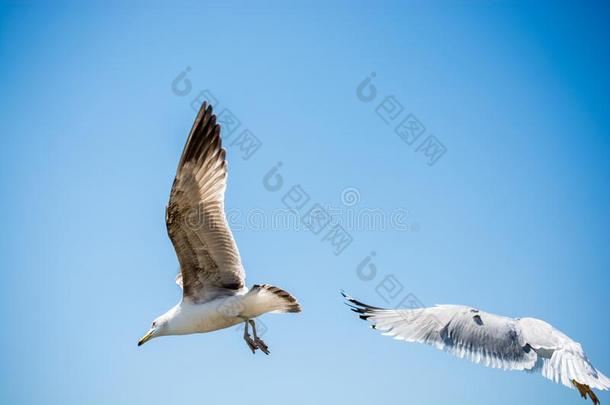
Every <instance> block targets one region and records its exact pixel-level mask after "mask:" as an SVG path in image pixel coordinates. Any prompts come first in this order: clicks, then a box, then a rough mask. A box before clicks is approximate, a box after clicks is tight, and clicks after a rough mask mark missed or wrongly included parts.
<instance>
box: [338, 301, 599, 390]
mask: <svg viewBox="0 0 610 405" xmlns="http://www.w3.org/2000/svg"><path fill="white" fill-rule="evenodd" d="M344 296H345V298H346V299H347V301H348V305H349V306H350V307H351V308H352V310H353V311H354V312H357V313H358V314H360V318H361V319H364V320H366V321H369V322H371V323H372V327H373V329H376V330H379V331H381V332H383V334H384V335H389V336H394V338H395V339H398V340H405V341H407V342H419V343H426V344H429V345H432V346H435V347H437V348H438V349H441V350H445V351H447V352H449V353H452V354H454V355H456V356H458V357H462V358H466V359H468V360H471V361H473V362H475V363H482V364H484V365H486V366H488V367H495V368H503V369H507V370H525V371H535V372H540V373H541V374H542V375H543V376H545V377H546V378H548V379H551V380H553V381H555V382H558V383H562V384H564V385H566V386H568V387H570V388H574V387H576V388H579V387H578V385H576V384H575V383H574V382H577V383H578V384H580V385H586V386H588V387H591V388H598V389H602V390H604V389H608V388H609V387H610V380H609V379H608V377H606V376H605V375H603V374H602V373H601V372H599V371H598V370H596V369H595V368H594V367H593V366H592V365H591V363H590V362H589V360H588V359H587V356H586V355H585V353H584V352H583V350H582V347H581V346H580V344H579V343H577V342H575V341H573V340H572V339H570V338H569V337H567V336H566V335H564V334H563V333H561V332H560V331H558V330H557V329H555V328H553V327H552V326H551V325H549V324H548V323H546V322H544V321H541V320H538V319H533V318H524V319H512V318H507V317H503V316H498V315H494V314H490V313H487V312H483V311H479V310H477V309H474V308H470V307H465V306H460V305H438V306H436V307H430V308H417V309H382V308H377V307H372V306H370V305H367V304H364V303H362V302H360V301H357V300H355V299H353V298H351V297H349V296H347V295H345V294H344ZM579 391H580V388H579ZM581 394H582V391H581ZM593 395H594V394H593ZM592 399H593V397H592Z"/></svg>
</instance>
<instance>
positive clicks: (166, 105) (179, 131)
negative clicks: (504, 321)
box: [0, 1, 610, 404]
mask: <svg viewBox="0 0 610 405" xmlns="http://www.w3.org/2000/svg"><path fill="white" fill-rule="evenodd" d="M608 17H609V10H608V8H607V7H606V6H604V5H602V4H601V2H599V3H596V2H588V3H580V2H561V3H558V2H552V3H551V2H548V3H545V2H537V4H536V5H532V4H526V2H521V3H518V2H504V1H499V2H487V3H483V2H437V3H435V4H434V5H432V4H428V3H427V2H410V3H404V4H403V3H399V2H385V3H383V4H371V3H370V2H347V1H345V2H338V3H335V4H334V5H332V6H331V5H327V4H325V3H322V2H321V3H318V4H314V3H294V4H293V5H288V4H284V3H282V2H263V3H260V4H257V5H255V4H251V3H250V2H233V1H231V2H226V3H223V5H215V4H207V3H206V4H199V2H193V3H189V4H182V5H172V6H163V5H161V4H160V2H158V3H156V5H153V6H148V5H147V6H144V3H141V4H139V5H138V4H137V3H132V5H131V6H129V7H127V6H122V5H119V4H118V3H113V4H111V5H109V6H105V7H102V6H95V5H82V4H78V5H77V4H76V3H75V4H70V3H59V4H56V5H53V6H51V5H45V4H44V3H36V2H29V3H28V4H27V5H18V4H13V3H11V4H3V5H2V6H0V58H1V60H2V61H3V63H2V64H0V83H1V85H2V89H3V94H4V96H3V97H2V98H0V106H1V107H2V108H0V133H1V138H0V139H1V142H2V147H1V148H0V167H1V170H0V184H1V186H2V190H3V192H2V193H3V194H2V199H0V208H1V209H2V211H3V212H4V224H3V225H4V232H2V234H1V236H0V239H1V240H2V243H1V244H0V257H1V260H2V268H3V271H2V273H1V277H2V282H1V285H0V303H1V305H0V314H1V316H2V319H3V322H2V323H3V326H2V328H0V347H1V348H0V354H1V357H2V359H3V361H2V362H1V364H0V402H1V403H7V404H8V403H11V404H36V403H46V404H81V403H90V404H107V403H113V404H135V403H147V404H164V403H178V402H189V403H203V402H205V403H220V401H223V402H224V403H229V404H232V403H244V402H246V403H250V404H263V403H265V404H266V403H269V400H270V399H269V398H272V399H274V400H276V399H277V400H279V399H282V400H283V401H289V402H290V403H293V404H312V403H351V404H370V403H387V404H406V403H421V404H424V403H427V404H436V403H469V404H479V403H480V404H487V403H490V402H492V403H496V404H513V403H521V402H523V401H527V402H528V403H541V402H542V403H544V402H551V403H556V404H572V403H580V402H579V401H581V400H580V399H579V398H578V396H577V393H576V392H575V391H570V390H568V389H566V388H564V387H562V386H559V385H555V384H552V383H550V382H548V381H546V380H545V379H543V378H542V377H540V376H532V375H527V374H523V373H516V372H503V371H497V370H492V369H486V368H484V367H481V366H478V365H474V364H471V363H468V362H466V361H463V360H459V359H456V358H453V357H451V356H449V355H447V354H444V353H441V352H437V351H436V350H434V349H432V348H429V347H425V346H420V345H413V344H404V343H398V342H395V341H392V340H391V339H390V338H387V337H383V336H380V335H378V334H377V333H375V332H373V331H371V330H370V329H368V328H367V326H366V324H365V323H363V322H361V321H359V320H358V319H357V318H356V317H355V316H353V314H351V313H350V312H348V311H347V309H346V307H345V306H344V305H343V304H342V301H341V299H340V296H339V290H340V289H345V290H347V291H348V292H350V293H351V294H352V295H354V296H356V297H358V298H360V299H362V300H363V301H365V302H370V303H371V304H373V305H379V306H397V305H399V304H400V301H402V300H403V299H405V298H406V297H416V298H417V300H418V302H421V303H423V304H424V305H433V304H441V303H454V304H466V305H472V306H476V307H479V308H481V309H484V310H487V311H490V312H496V313H499V314H503V315H508V316H515V317H519V316H533V317H538V318H542V319H545V320H547V321H548V322H550V323H551V324H553V325H555V326H556V327H557V328H559V329H560V330H562V331H564V332H565V333H567V334H568V335H570V336H571V337H573V338H574V339H576V340H578V341H580V342H581V343H582V344H583V347H584V348H585V350H586V351H587V353H588V355H589V357H590V358H591V360H592V361H593V363H594V364H595V365H596V366H597V367H598V368H599V369H600V370H602V371H604V372H605V373H606V374H608V373H610V353H609V352H608V350H607V342H608V341H610V329H609V327H608V323H607V320H608V316H607V313H608V312H607V305H608V288H609V287H610V276H609V275H608V268H609V267H610V250H609V249H608V229H610V212H609V211H608V207H610V187H609V184H610V160H609V159H608V157H607V151H608V147H609V146H610V137H609V135H608V133H609V131H610V120H609V118H608V117H609V116H610V91H609V90H610V79H609V78H608V75H607V71H608V64H609V57H610V45H609V43H608V41H607V39H606V40H604V38H608V37H610V36H609V35H608V34H609V33H608V31H609V30H610V28H608V24H607V21H608ZM187 67H188V69H189V72H188V74H187V75H186V79H187V80H188V83H187V82H186V81H184V80H178V81H177V82H176V83H174V85H173V82H174V80H175V79H176V77H177V76H178V75H179V74H180V73H181V72H182V71H184V70H185V69H187ZM373 72H374V75H375V77H374V78H373V79H372V82H371V83H370V84H371V85H372V86H374V89H375V92H376V93H375V97H374V98H373V100H371V101H368V102H365V101H362V100H361V98H359V97H358V96H357V88H358V86H359V85H360V84H361V83H362V82H363V80H365V79H366V78H367V77H369V75H370V74H371V73H373ZM189 83H190V84H189ZM365 88H366V89H367V90H366V91H371V89H372V88H371V87H368V86H365ZM176 89H177V90H176ZM204 90H207V91H208V94H211V95H212V96H213V97H214V98H215V99H216V101H217V104H218V111H221V110H224V109H228V111H231V112H232V113H233V114H234V115H235V117H237V119H238V120H239V121H240V123H241V124H240V127H239V128H238V129H236V132H235V133H234V134H231V135H230V136H225V138H226V139H225V145H226V147H227V149H228V159H229V162H230V177H229V186H228V191H227V196H226V198H227V208H228V209H230V210H231V212H232V215H233V219H234V221H233V222H234V228H235V232H234V233H235V237H236V239H237V242H238V245H239V247H240V251H241V255H242V259H243V262H244V265H245V267H246V271H247V275H248V279H247V282H248V284H249V285H251V284H254V283H271V284H275V285H278V286H281V287H283V288H285V289H287V290H288V291H290V292H292V293H293V294H294V295H295V296H297V297H298V298H299V300H300V301H301V303H302V306H303V308H304V312H303V313H302V314H300V315H298V316H293V315H286V316H279V315H267V316H265V317H263V318H262V322H263V323H264V325H265V327H266V329H267V331H266V332H265V335H264V338H265V340H266V342H267V343H268V344H269V346H270V348H271V351H272V355H271V356H269V357H265V356H263V355H256V356H253V355H252V354H251V353H250V352H249V351H248V349H247V348H246V346H245V344H244V342H243V340H242V339H241V336H240V334H239V333H238V332H237V331H236V330H234V329H228V330H224V331H219V332H215V333H211V334H206V335H193V336H183V337H168V338H163V339H158V340H154V341H152V342H150V343H148V344H147V345H145V346H143V347H142V348H138V347H137V346H136V342H137V339H138V338H139V337H140V336H141V335H142V334H143V333H144V332H145V331H146V330H147V327H148V326H149V324H150V322H151V321H152V320H153V319H154V318H155V317H156V316H157V315H159V314H161V313H162V312H164V311H165V310H167V309H168V308H169V307H171V306H172V305H174V304H175V303H176V302H178V300H179V297H180V291H179V289H178V287H177V286H175V285H174V283H173V280H174V276H175V274H176V272H177V260H176V257H175V254H174V251H173V248H172V246H171V243H170V241H169V239H168V238H167V236H166V233H165V224H164V208H165V204H166V202H167V198H168V195H169V188H170V185H171V181H172V179H173V175H174V172H175V169H176V165H177V162H178V158H179V154H180V152H181V149H182V146H183V144H184V141H185V139H186V135H187V132H188V130H189V128H190V126H191V124H192V121H193V119H194V116H195V111H194V110H193V108H192V106H191V104H192V103H193V101H194V100H195V99H196V98H197V97H198V95H199V94H200V93H201V92H202V91H204ZM176 93H178V94H176ZM179 94H182V95H179ZM367 94H370V93H367ZM388 100H390V101H388ZM387 103H390V104H387ZM392 103H393V104H392ZM398 112H400V114H397V113H398ZM384 114H385V115H384ZM408 116H410V117H415V118H416V119H417V121H418V122H419V123H420V124H421V126H423V127H424V128H425V131H424V132H423V134H422V135H420V137H419V138H417V139H416V140H415V141H414V142H413V144H408V143H407V142H405V141H404V140H403V139H401V138H400V137H399V136H398V135H397V134H396V133H395V128H396V127H397V125H398V124H400V123H401V122H402V120H403V119H406V117H408ZM384 120H385V121H384ZM386 121H388V122H387V123H386ZM245 129H248V130H250V131H251V134H253V135H254V136H255V137H256V139H257V140H258V142H259V143H260V145H261V146H260V147H259V148H258V149H257V150H256V151H255V153H253V154H251V155H249V157H248V156H247V154H244V151H243V150H242V149H240V145H241V144H240V142H239V141H237V139H239V138H238V136H240V135H239V134H240V133H242V131H243V130H245ZM420 132H421V131H420ZM431 135H432V136H434V137H435V138H429V136H431ZM432 140H436V141H438V142H440V143H441V144H442V147H440V146H439V147H440V148H441V150H444V151H445V152H444V154H442V155H441V156H440V157H438V155H434V156H436V157H437V158H438V160H436V162H435V163H434V164H432V165H430V164H429V163H430V158H429V157H428V156H426V154H425V153H424V152H425V148H424V147H422V145H425V142H431V141H432ZM246 157H248V158H246ZM278 162H281V167H280V168H279V171H278V172H277V174H278V175H279V176H281V179H282V181H283V183H282V187H281V188H280V190H277V191H273V190H269V188H270V187H269V184H268V183H267V186H265V184H266V183H265V181H264V178H265V175H266V174H268V173H269V171H270V170H271V169H272V168H273V167H274V166H275V165H277V163H278ZM294 186H300V189H299V190H302V191H303V192H305V193H306V195H307V196H308V197H309V198H308V200H307V202H306V204H305V206H304V207H303V209H304V210H306V211H307V210H309V209H310V208H311V207H314V206H315V205H316V204H320V206H321V207H323V208H325V209H326V210H327V211H330V210H333V212H334V214H333V221H334V222H337V223H340V224H341V223H343V224H345V225H346V227H348V226H347V224H346V222H345V221H346V218H347V216H348V215H351V214H350V212H352V213H354V212H355V213H362V212H367V211H366V210H369V211H368V212H371V210H372V211H374V212H378V213H379V212H381V213H382V215H383V216H384V218H385V219H384V221H386V222H387V221H388V218H390V217H392V215H393V214H396V213H399V215H398V217H397V218H399V222H400V224H401V225H405V224H406V226H380V225H379V224H378V225H379V226H375V227H372V229H371V227H368V228H367V229H363V227H358V226H353V227H348V228H349V229H347V230H346V231H348V234H349V236H350V238H351V243H350V244H349V245H347V247H345V249H344V250H343V251H342V252H340V254H338V255H337V254H335V253H336V251H335V249H336V247H334V246H333V245H332V244H331V243H330V242H329V241H328V240H327V239H328V238H327V237H326V235H327V232H328V229H329V228H327V229H324V230H322V231H320V233H318V234H314V233H313V232H311V231H309V230H307V229H303V227H300V228H299V229H293V228H290V229H276V228H273V227H270V226H259V225H260V221H261V218H263V219H264V220H265V221H266V220H267V219H268V218H269V216H271V215H276V214H277V212H281V210H283V209H285V205H284V204H285V202H286V199H285V198H284V197H285V195H286V194H287V193H289V192H290V191H291V190H293V187H294ZM350 196H351V197H353V198H355V199H354V200H351V199H349V198H350ZM337 208H338V209H337ZM253 210H254V211H253ZM265 218H267V219H265ZM257 221H258V222H257ZM386 222H384V223H386ZM386 225H387V223H386ZM330 226H331V225H329V227H330ZM371 252H375V255H374V257H373V256H371V257H372V261H370V262H367V263H369V264H371V265H373V266H375V267H374V268H375V269H376V272H375V273H370V276H369V277H368V278H367V277H363V276H362V269H365V270H366V269H369V270H370V269H371V267H363V266H364V265H362V266H360V267H359V265H360V264H362V263H363V261H364V260H365V259H366V258H367V257H369V256H370V254H371ZM359 268H360V270H361V271H360V272H359V271H358V269H359ZM367 274H369V273H367ZM392 286H393V287H392ZM203 393H205V395H208V396H209V398H208V399H207V400H206V401H202V400H200V399H199V396H200V395H202V394H203ZM600 399H601V400H602V402H607V401H609V400H610V396H609V395H608V394H607V393H603V394H601V395H600ZM272 402H273V401H272Z"/></svg>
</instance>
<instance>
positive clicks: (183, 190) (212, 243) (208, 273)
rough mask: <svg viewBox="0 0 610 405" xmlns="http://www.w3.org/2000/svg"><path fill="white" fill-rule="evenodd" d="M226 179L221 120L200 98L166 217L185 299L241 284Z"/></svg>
mask: <svg viewBox="0 0 610 405" xmlns="http://www.w3.org/2000/svg"><path fill="white" fill-rule="evenodd" d="M226 179H227V163H226V161H225V150H224V149H222V145H221V140H220V125H218V124H216V116H215V115H214V114H213V113H212V107H211V106H208V105H207V103H204V104H203V105H202V106H201V109H200V110H199V113H198V114H197V118H196V119H195V123H194V124H193V128H192V129H191V132H190V134H189V137H188V139H187V141H186V145H185V147H184V151H183V152H182V157H181V158H180V163H179V164H178V170H177V172H176V178H175V180H174V184H173V186H172V191H171V194H170V199H169V203H168V205H167V210H166V218H165V222H166V225H167V232H168V234H169V237H170V239H171V241H172V243H173V244H174V248H175V249H176V254H177V256H178V260H179V262H180V272H181V275H182V284H183V294H184V298H188V299H189V300H191V301H193V302H196V303H201V302H205V301H209V300H211V299H213V298H215V297H217V296H220V295H232V294H234V293H235V292H237V291H238V290H240V289H241V288H243V287H244V282H245V274H244V270H243V267H242V264H241V259H240V257H239V251H238V250H237V246H236V244H235V241H234V239H233V235H232V234H231V230H230V229H229V225H228V223H227V220H226V217H225V213H224V193H225V188H226Z"/></svg>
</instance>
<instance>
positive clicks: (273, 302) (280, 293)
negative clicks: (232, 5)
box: [244, 284, 301, 317]
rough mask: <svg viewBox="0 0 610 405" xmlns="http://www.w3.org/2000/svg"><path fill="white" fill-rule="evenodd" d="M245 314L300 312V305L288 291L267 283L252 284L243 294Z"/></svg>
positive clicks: (253, 315)
mask: <svg viewBox="0 0 610 405" xmlns="http://www.w3.org/2000/svg"><path fill="white" fill-rule="evenodd" d="M244 304H245V306H246V309H245V314H244V315H245V316H251V317H255V316H259V315H262V314H264V313H267V312H272V313H286V312H293V313H296V312H301V306H300V305H299V302H298V301H297V299H296V298H295V297H293V296H292V294H290V293H289V292H287V291H285V290H282V289H281V288H279V287H275V286H272V285H269V284H261V285H258V284H257V285H254V286H253V287H252V289H251V290H250V291H248V293H247V294H246V295H245V296H244Z"/></svg>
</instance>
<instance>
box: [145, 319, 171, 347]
mask: <svg viewBox="0 0 610 405" xmlns="http://www.w3.org/2000/svg"><path fill="white" fill-rule="evenodd" d="M167 326H168V321H167V319H166V318H165V317H164V316H160V317H159V318H157V319H155V320H154V321H153V323H152V324H151V325H150V330H149V331H148V332H147V333H146V335H144V336H142V339H140V340H139V341H138V346H142V345H143V344H144V343H146V342H148V341H149V340H150V339H152V338H156V337H158V336H163V335H164V334H165V333H164V332H165V330H166V329H167Z"/></svg>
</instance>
